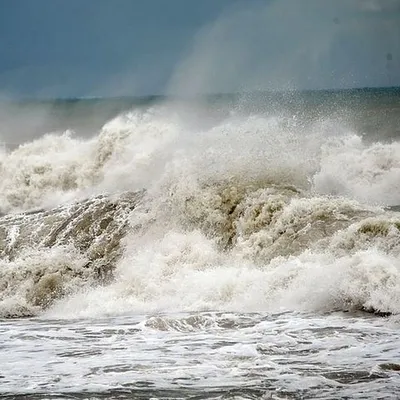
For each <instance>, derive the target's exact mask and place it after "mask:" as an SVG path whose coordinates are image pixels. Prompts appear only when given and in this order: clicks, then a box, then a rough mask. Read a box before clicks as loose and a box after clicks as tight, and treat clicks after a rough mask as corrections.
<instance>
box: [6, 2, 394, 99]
mask: <svg viewBox="0 0 400 400" xmlns="http://www.w3.org/2000/svg"><path fill="white" fill-rule="evenodd" d="M399 59H400V0H0V95H3V96H8V95H20V96H21V95H22V96H99V95H101V96H102V95H141V94H150V93H171V92H172V93H183V94H193V93H198V92H203V91H233V90H254V89H268V88H273V89H276V88H278V89H279V88H319V87H331V88H338V87H353V86H381V85H400V62H399Z"/></svg>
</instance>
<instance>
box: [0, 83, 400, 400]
mask: <svg viewBox="0 0 400 400" xmlns="http://www.w3.org/2000/svg"><path fill="white" fill-rule="evenodd" d="M1 107H2V112H1V115H2V121H3V123H2V132H1V133H2V135H3V136H2V140H3V141H4V143H5V145H4V148H3V150H2V152H1V153H0V212H1V214H2V217H1V218H0V255H1V259H0V318H2V319H1V324H0V332H1V333H0V335H1V338H2V340H1V342H0V358H1V360H2V362H1V369H0V397H2V398H9V399H11V398H26V397H30V398H35V399H39V398H40V399H41V398H46V397H51V398H79V399H81V398H143V399H144V398H174V399H175V398H195V399H200V398H215V399H217V398H218V399H228V398H265V399H268V398H276V399H280V398H282V399H283V398H289V399H308V398H310V399H311V398H327V399H328V398H329V399H338V398H346V399H349V398H362V399H367V398H371V399H377V398H380V399H387V398H393V399H395V398H398V393H399V391H400V374H399V370H400V355H399V354H400V353H399V351H398V349H399V345H400V335H399V334H398V330H399V326H400V318H399V314H400V258H399V255H400V214H399V213H398V211H399V209H400V207H399V205H400V180H399V177H400V91H399V90H396V89H386V90H383V89H379V90H360V91H340V92H329V91H328V92H308V93H285V94H266V93H257V94H254V93H253V94H247V95H235V96H233V95H232V96H228V95H224V96H216V97H213V98H207V99H205V98H203V99H188V100H186V101H183V100H182V99H179V100H178V99H175V100H174V101H172V100H170V99H157V98H152V99H141V100H140V101H139V100H138V101H135V100H132V99H115V100H102V101H101V100H81V101H78V100H76V101H55V102H50V101H49V102H41V103H37V102H36V103H35V102H24V103H7V104H5V103H4V104H3V105H2V106H1Z"/></svg>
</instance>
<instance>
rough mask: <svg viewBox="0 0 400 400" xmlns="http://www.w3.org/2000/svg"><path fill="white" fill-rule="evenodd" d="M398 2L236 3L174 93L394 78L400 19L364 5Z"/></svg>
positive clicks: (176, 78) (210, 31)
mask: <svg viewBox="0 0 400 400" xmlns="http://www.w3.org/2000/svg"><path fill="white" fill-rule="evenodd" d="M395 3H396V4H395ZM397 4H398V2H393V1H391V0H386V1H384V0H381V1H373V2H369V1H367V0H366V1H359V0H357V1H355V0H354V1H352V0H335V1H321V0H303V1H301V2H300V1H294V0H276V1H271V2H267V1H257V2H256V1H254V2H251V3H250V2H249V3H246V5H245V7H242V8H233V9H230V10H229V11H228V12H226V13H225V14H223V15H222V16H221V17H220V18H218V19H217V20H216V21H214V22H213V23H211V24H209V25H207V26H206V27H204V28H203V29H202V30H201V31H200V32H199V34H198V35H197V37H196V39H195V41H194V42H193V45H192V48H191V49H190V51H189V52H188V54H187V55H186V57H185V58H184V59H183V60H182V62H181V63H180V64H179V65H178V67H177V69H176V71H175V73H174V75H173V77H172V79H171V82H170V86H169V91H170V92H171V93H174V94H176V93H178V94H181V95H195V94H199V93H208V92H229V91H245V90H257V89H260V90H264V89H304V88H307V89H314V88H326V87H335V88H338V87H354V86H377V85H385V84H388V82H387V70H386V67H385V66H386V61H387V60H386V54H387V52H392V53H393V54H397V52H399V54H400V47H399V38H400V24H399V23H398V22H399V21H398V19H397V20H396V19H394V18H393V16H386V15H384V16H382V15H380V14H377V13H375V14H374V15H371V13H370V12H364V11H367V10H368V9H370V10H371V7H378V6H380V7H381V8H380V9H383V8H382V7H386V8H385V9H388V7H389V6H390V7H394V6H395V5H397ZM361 6H362V9H360V7H361ZM397 75H399V74H397ZM397 75H396V74H395V77H396V76H397ZM392 79H393V77H392ZM398 80H399V83H400V76H398Z"/></svg>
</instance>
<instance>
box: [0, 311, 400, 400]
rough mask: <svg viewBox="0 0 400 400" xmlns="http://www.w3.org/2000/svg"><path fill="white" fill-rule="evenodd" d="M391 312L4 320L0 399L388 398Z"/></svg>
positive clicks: (394, 390) (393, 343) (394, 346)
mask: <svg viewBox="0 0 400 400" xmlns="http://www.w3.org/2000/svg"><path fill="white" fill-rule="evenodd" d="M399 324H400V322H399V321H395V320H393V319H386V318H377V317H374V316H369V315H364V314H359V315H351V314H348V313H333V314H327V315H322V314H321V315H310V314H302V313H281V314H265V313H251V314H248V313H243V314H238V313H219V312H206V313H184V314H160V315H151V316H150V315H132V316H131V315H125V316H119V317H109V318H102V319H94V320H87V319H84V320H67V321H65V320H48V319H40V318H36V319H29V320H14V321H9V320H3V321H2V322H1V325H0V329H1V331H0V332H1V339H2V340H1V343H2V344H1V347H0V358H1V360H2V366H1V378H0V379H1V381H0V382H1V383H0V388H1V389H0V394H1V398H10V399H11V398H26V396H29V398H37V399H39V398H52V399H54V398H57V399H58V398H79V399H80V398H143V399H144V398H160V399H161V398H163V399H164V398H171V399H178V398H195V399H206V398H207V399H210V398H223V399H230V398H232V399H233V398H266V399H268V398H271V399H311V398H324V399H333V398H336V399H339V398H341V399H345V398H360V399H378V398H380V399H389V398H393V399H394V398H397V396H398V391H399V390H400V373H399V371H394V370H393V369H395V366H393V365H392V366H391V365H385V364H391V363H397V362H399V350H398V349H399V348H400V334H399V333H398V329H399Z"/></svg>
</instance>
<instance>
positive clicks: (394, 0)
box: [357, 0, 400, 12]
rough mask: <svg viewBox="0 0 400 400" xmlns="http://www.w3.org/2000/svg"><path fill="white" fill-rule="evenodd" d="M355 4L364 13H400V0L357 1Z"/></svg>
mask: <svg viewBox="0 0 400 400" xmlns="http://www.w3.org/2000/svg"><path fill="white" fill-rule="evenodd" d="M357 4H358V7H359V8H361V9H362V10H364V11H371V12H385V11H400V0H357Z"/></svg>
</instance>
